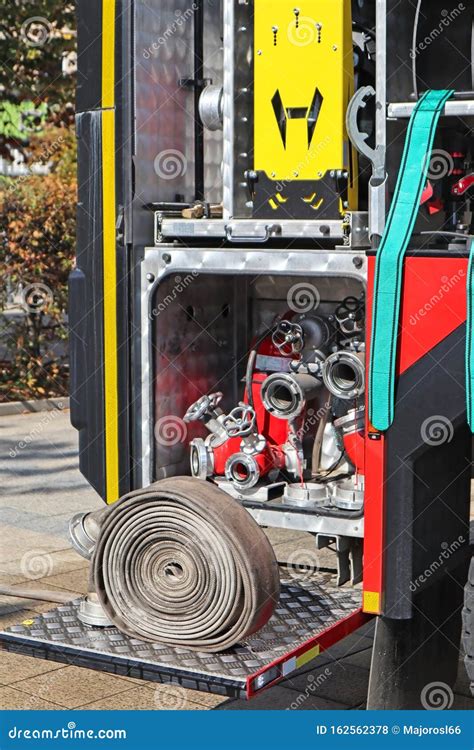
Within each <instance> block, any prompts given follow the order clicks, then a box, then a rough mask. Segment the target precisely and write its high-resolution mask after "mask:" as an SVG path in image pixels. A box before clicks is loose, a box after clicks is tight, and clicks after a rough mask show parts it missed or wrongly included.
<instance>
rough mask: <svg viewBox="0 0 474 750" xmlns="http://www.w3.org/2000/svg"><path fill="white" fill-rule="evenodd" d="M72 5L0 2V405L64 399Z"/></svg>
mask: <svg viewBox="0 0 474 750" xmlns="http://www.w3.org/2000/svg"><path fill="white" fill-rule="evenodd" d="M74 29H75V16H74V4H73V3H69V2H64V0H34V2H33V1H32V2H29V1H28V0H26V1H25V0H0V212H1V223H0V264H1V268H2V282H1V284H0V401H11V400H24V399H30V398H45V397H53V396H61V395H65V394H67V387H68V360H67V313H66V310H67V278H68V275H69V272H70V270H71V268H72V265H73V258H74V252H75V214H76V146H75V136H74V89H75V74H74V73H75V47H76V37H75V31H74Z"/></svg>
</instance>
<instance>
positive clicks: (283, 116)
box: [272, 88, 324, 148]
mask: <svg viewBox="0 0 474 750" xmlns="http://www.w3.org/2000/svg"><path fill="white" fill-rule="evenodd" d="M323 101H324V97H323V95H322V94H321V92H320V91H319V89H318V88H316V90H315V92H314V96H313V100H312V102H311V104H310V105H309V107H307V106H306V107H285V106H284V104H283V100H282V98H281V94H280V92H279V90H278V89H277V90H276V92H275V94H274V95H273V99H272V107H273V111H274V113H275V117H276V121H277V124H278V129H279V131H280V135H281V139H282V141H283V146H284V147H285V148H286V139H287V128H288V120H306V121H307V125H308V148H309V147H310V146H311V141H312V140H313V136H314V131H315V130H316V125H317V124H318V119H319V114H320V112H321V107H322V106H323Z"/></svg>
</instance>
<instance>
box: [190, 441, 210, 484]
mask: <svg viewBox="0 0 474 750" xmlns="http://www.w3.org/2000/svg"><path fill="white" fill-rule="evenodd" d="M189 446H190V449H191V452H190V463H191V474H192V475H193V477H196V478H197V479H207V478H208V477H210V476H212V474H213V473H214V453H213V451H212V450H211V449H210V448H209V446H208V445H207V444H206V441H205V440H203V439H202V438H195V439H194V440H192V441H191V443H190V444H189Z"/></svg>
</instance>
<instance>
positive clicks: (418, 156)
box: [369, 91, 474, 432]
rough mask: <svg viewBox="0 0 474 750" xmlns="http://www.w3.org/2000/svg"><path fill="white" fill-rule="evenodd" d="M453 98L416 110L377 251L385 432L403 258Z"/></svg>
mask: <svg viewBox="0 0 474 750" xmlns="http://www.w3.org/2000/svg"><path fill="white" fill-rule="evenodd" d="M453 93H454V92H453V91H427V92H426V94H424V95H423V97H422V98H421V99H420V101H419V102H418V104H417V105H416V107H415V109H414V111H413V114H412V116H411V118H410V122H409V125H408V132H407V136H406V140H405V148H404V151H403V156H402V161H401V165H400V170H399V173H398V179H397V184H396V187H395V193H394V196H393V200H392V205H391V206H390V212H389V215H388V218H387V224H386V227H385V231H384V235H383V237H382V241H381V243H380V247H379V249H378V252H377V258H376V266H375V279H374V300H373V317H372V342H371V347H370V372H369V417H370V421H371V423H372V425H373V426H374V427H375V428H376V429H377V430H380V431H382V432H383V431H384V430H387V429H388V428H389V427H390V425H391V424H392V422H393V416H394V404H395V378H396V360H397V339H398V327H399V320H400V300H401V289H402V277H403V259H404V256H405V253H406V250H407V248H408V244H409V242H410V238H411V236H412V234H413V229H414V227H415V222H416V219H417V215H418V210H419V206H420V201H421V196H422V193H423V189H424V187H425V184H426V178H427V174H428V168H429V162H430V157H431V152H432V149H433V143H434V138H435V135H436V128H437V126H438V121H439V118H440V116H441V113H442V111H443V109H444V106H445V104H446V102H447V100H448V99H449V98H450V97H451V96H452V94H453ZM473 366H474V355H473ZM472 371H473V372H474V367H473V370H472Z"/></svg>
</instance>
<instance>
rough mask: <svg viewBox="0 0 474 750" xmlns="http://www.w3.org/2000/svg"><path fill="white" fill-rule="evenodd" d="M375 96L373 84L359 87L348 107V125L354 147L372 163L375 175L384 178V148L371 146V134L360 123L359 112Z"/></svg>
mask: <svg viewBox="0 0 474 750" xmlns="http://www.w3.org/2000/svg"><path fill="white" fill-rule="evenodd" d="M373 96H375V89H374V88H373V87H372V86H362V88H360V89H357V91H356V92H355V94H354V96H353V97H352V99H351V100H350V102H349V106H348V107H347V113H346V127H347V132H348V134H349V138H350V139H351V141H352V144H353V145H354V147H355V148H356V149H357V151H358V152H359V153H360V154H362V155H363V156H366V157H367V159H369V161H370V162H371V163H372V170H373V177H375V178H377V179H383V178H384V177H385V153H384V149H383V148H381V147H380V146H377V147H376V148H371V147H370V146H369V145H368V143H367V139H368V137H369V134H368V133H364V132H362V131H361V130H360V129H359V124H358V117H359V112H360V111H361V110H362V109H365V108H366V106H367V102H368V100H369V99H371V98H372V97H373Z"/></svg>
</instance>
